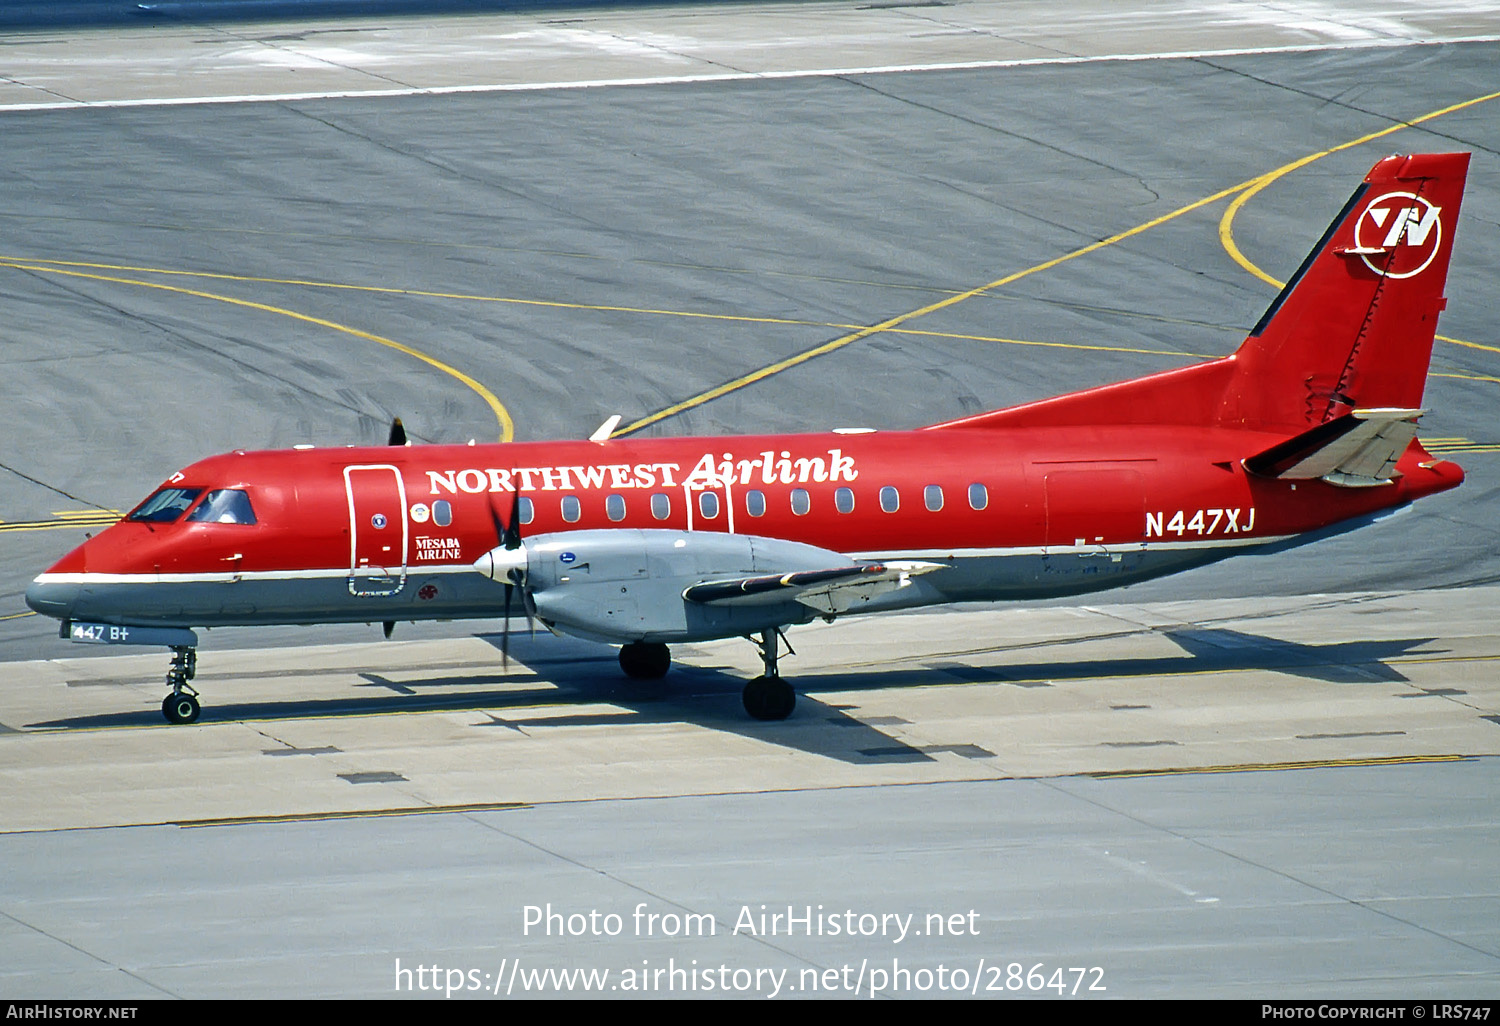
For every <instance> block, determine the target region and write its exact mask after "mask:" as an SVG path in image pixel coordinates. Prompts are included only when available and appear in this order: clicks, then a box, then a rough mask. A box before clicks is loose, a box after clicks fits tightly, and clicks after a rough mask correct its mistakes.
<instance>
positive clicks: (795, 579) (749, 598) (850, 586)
mask: <svg viewBox="0 0 1500 1026" xmlns="http://www.w3.org/2000/svg"><path fill="white" fill-rule="evenodd" d="M943 565H944V564H942V563H923V562H917V561H910V560H901V561H896V560H893V561H890V562H887V563H873V564H865V565H861V566H845V567H837V568H835V569H832V570H800V571H795V572H793V573H789V574H768V575H766V576H764V577H740V578H736V579H734V580H732V581H708V582H705V583H703V584H694V585H692V586H690V587H689V588H687V590H685V591H684V592H683V593H682V597H683V598H685V599H687V600H688V601H689V602H697V603H700V604H702V605H718V606H753V605H775V604H777V603H781V602H786V601H788V600H791V601H796V602H800V603H802V604H803V605H805V606H807V607H808V608H810V609H816V610H817V611H818V612H820V613H825V614H829V615H833V614H837V613H843V612H847V611H848V610H850V609H852V608H854V607H855V606H858V605H861V604H863V603H865V602H868V601H869V600H870V599H872V598H874V597H875V596H877V595H883V594H885V593H886V592H890V591H895V590H896V589H898V588H904V587H906V586H907V585H908V584H910V583H911V578H912V577H914V576H917V575H919V574H925V573H930V572H932V571H933V570H940V569H942V568H943Z"/></svg>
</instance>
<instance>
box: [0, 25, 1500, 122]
mask: <svg viewBox="0 0 1500 1026" xmlns="http://www.w3.org/2000/svg"><path fill="white" fill-rule="evenodd" d="M1496 42H1500V36H1494V35H1490V36H1454V37H1452V38H1445V39H1368V40H1359V41H1355V42H1343V43H1314V44H1301V45H1296V46H1250V47H1234V48H1229V49H1223V50H1172V51H1164V52H1161V53H1119V54H1104V55H1101V56H1098V57H1029V58H1024V59H1016V60H1003V61H961V62H953V63H946V64H890V65H881V66H878V67H868V68H813V69H808V70H803V71H744V72H720V73H714V74H709V75H658V76H651V77H644V78H602V79H590V80H585V81H559V82H513V83H505V84H498V83H497V84H487V85H455V86H428V87H422V86H411V87H407V88H402V89H342V90H331V91H327V92H309V93H249V94H244V95H230V96H174V97H146V98H138V99H131V100H57V101H51V102H47V103H6V104H0V113H7V112H13V111H44V110H82V109H86V108H93V107H99V108H113V107H184V106H196V105H202V104H210V103H292V102H296V101H302V100H355V99H382V98H388V97H402V96H451V95H456V94H462V93H514V92H540V91H542V90H547V89H607V88H614V87H620V86H654V85H676V84H679V83H681V84H698V83H708V82H753V81H768V80H773V79H797V78H840V77H844V76H850V75H893V74H901V73H910V72H918V71H981V70H985V69H991V68H1029V67H1038V66H1043V65H1060V64H1094V63H1105V62H1112V61H1164V60H1187V59H1194V58H1197V59H1201V58H1206V57H1249V56H1255V55H1259V54H1278V53H1320V52H1324V51H1329V50H1370V49H1390V48H1395V47H1406V46H1439V45H1449V44H1454V43H1496ZM12 85H17V86H21V87H26V83H25V81H24V80H13V81H12Z"/></svg>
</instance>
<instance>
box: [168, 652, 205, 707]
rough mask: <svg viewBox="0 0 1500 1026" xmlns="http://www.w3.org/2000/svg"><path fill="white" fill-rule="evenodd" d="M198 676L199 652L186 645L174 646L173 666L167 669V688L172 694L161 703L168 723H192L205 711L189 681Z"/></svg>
mask: <svg viewBox="0 0 1500 1026" xmlns="http://www.w3.org/2000/svg"><path fill="white" fill-rule="evenodd" d="M197 674H198V650H197V649H195V648H189V647H188V646H186V645H173V646H172V665H171V666H170V667H168V669H167V687H169V688H171V689H172V693H171V694H170V695H168V696H167V697H166V698H164V699H162V702H161V714H162V715H163V716H165V717H166V718H167V722H168V723H192V722H193V721H194V720H196V719H197V718H198V714H199V713H200V712H202V711H203V707H202V706H200V705H199V704H198V692H196V691H194V690H193V689H192V688H191V687H190V686H189V685H188V681H190V680H192V679H193V678H194V677H195V676H197Z"/></svg>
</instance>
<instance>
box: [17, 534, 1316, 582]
mask: <svg viewBox="0 0 1500 1026" xmlns="http://www.w3.org/2000/svg"><path fill="white" fill-rule="evenodd" d="M1293 537H1295V535H1290V534H1277V535H1254V536H1251V537H1244V538H1213V539H1204V540H1202V541H1199V540H1196V539H1184V540H1182V541H1177V540H1173V541H1159V542H1158V541H1152V542H1131V543H1128V544H1124V545H1118V544H1117V545H1051V546H1046V547H1042V546H1037V545H1026V546H1016V547H1014V548H984V549H906V550H902V551H899V552H895V551H886V552H852V553H849V554H848V555H849V558H850V559H861V560H873V561H878V562H889V561H891V560H900V559H952V560H960V559H982V558H986V557H989V558H993V557H997V556H998V557H1004V556H1044V555H1053V556H1063V555H1098V554H1103V553H1108V554H1114V553H1122V552H1153V551H1155V552H1161V551H1179V550H1183V549H1217V548H1234V547H1242V548H1251V547H1255V546H1260V545H1270V544H1272V543H1275V542H1282V541H1286V540H1287V539H1289V538H1293ZM392 572H394V570H392ZM475 572H476V571H475V570H474V567H473V564H470V563H456V564H455V563H444V564H440V565H434V566H422V565H420V564H419V565H408V566H407V567H406V573H407V575H408V576H409V577H419V576H421V575H423V574H472V573H475ZM348 576H349V568H348V567H330V568H319V569H307V570H250V571H242V572H238V573H236V572H233V571H223V570H218V571H212V572H207V573H179V574H154V573H145V574H108V573H44V574H41V575H40V576H38V577H37V578H36V582H35V583H37V584H194V583H196V584H210V583H227V582H229V581H305V580H317V579H342V578H346V577H348ZM357 576H361V577H369V576H380V575H379V574H376V573H375V572H374V571H371V570H364V571H362V572H361V573H360V574H358V575H357Z"/></svg>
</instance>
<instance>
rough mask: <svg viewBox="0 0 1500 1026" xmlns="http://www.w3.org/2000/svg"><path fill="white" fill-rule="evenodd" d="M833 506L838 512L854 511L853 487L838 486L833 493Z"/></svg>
mask: <svg viewBox="0 0 1500 1026" xmlns="http://www.w3.org/2000/svg"><path fill="white" fill-rule="evenodd" d="M833 508H834V509H836V510H838V511H839V512H840V513H853V512H854V489H853V488H838V489H835V490H834V493H833Z"/></svg>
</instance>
